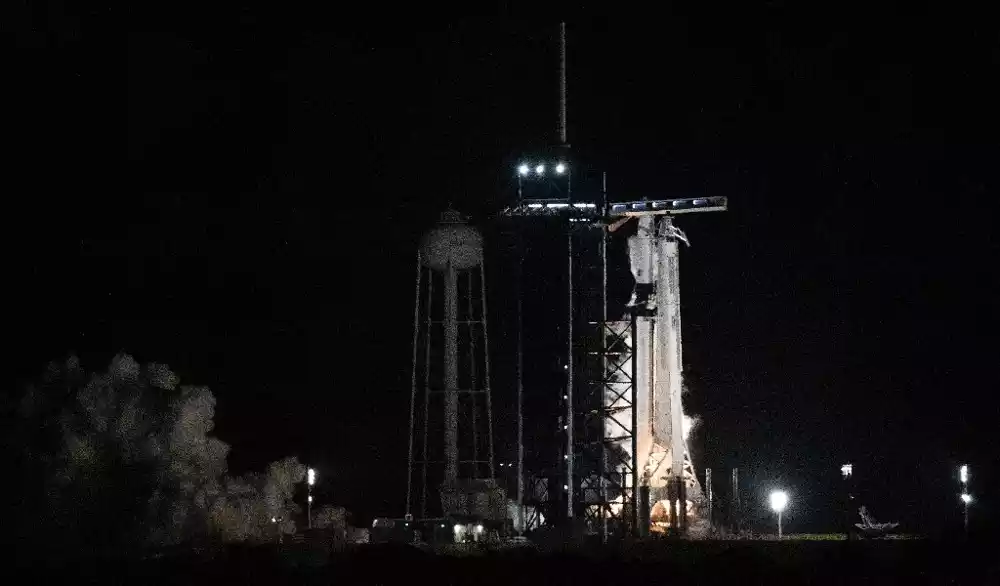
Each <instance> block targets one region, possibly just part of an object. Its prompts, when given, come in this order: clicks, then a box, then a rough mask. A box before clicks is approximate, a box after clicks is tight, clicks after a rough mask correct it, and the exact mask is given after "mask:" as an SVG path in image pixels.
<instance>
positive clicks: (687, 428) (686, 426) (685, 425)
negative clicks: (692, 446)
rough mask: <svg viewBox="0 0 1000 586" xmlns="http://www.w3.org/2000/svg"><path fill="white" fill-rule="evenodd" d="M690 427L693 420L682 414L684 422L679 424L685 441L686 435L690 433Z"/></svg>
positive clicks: (692, 425)
mask: <svg viewBox="0 0 1000 586" xmlns="http://www.w3.org/2000/svg"><path fill="white" fill-rule="evenodd" d="M692 427H694V420H693V419H691V418H690V417H688V416H687V415H685V416H684V423H683V425H682V426H681V431H682V432H683V433H684V441H687V439H688V436H689V435H691V428H692Z"/></svg>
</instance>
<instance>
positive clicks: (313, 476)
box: [308, 468, 316, 486]
mask: <svg viewBox="0 0 1000 586" xmlns="http://www.w3.org/2000/svg"><path fill="white" fill-rule="evenodd" d="M308 476H309V486H312V485H314V484H316V469H315V468H310V469H309V470H308Z"/></svg>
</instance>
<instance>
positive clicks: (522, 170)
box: [517, 163, 531, 177]
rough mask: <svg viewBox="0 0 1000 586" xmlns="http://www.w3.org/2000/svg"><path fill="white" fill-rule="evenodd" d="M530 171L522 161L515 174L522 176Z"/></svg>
mask: <svg viewBox="0 0 1000 586" xmlns="http://www.w3.org/2000/svg"><path fill="white" fill-rule="evenodd" d="M530 172H531V169H530V168H529V167H528V166H527V165H525V164H523V163H522V164H521V165H520V166H519V167H518V168H517V174H518V175H520V176H522V177H524V176H525V175H527V174H528V173H530Z"/></svg>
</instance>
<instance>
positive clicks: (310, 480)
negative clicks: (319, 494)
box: [306, 468, 316, 529]
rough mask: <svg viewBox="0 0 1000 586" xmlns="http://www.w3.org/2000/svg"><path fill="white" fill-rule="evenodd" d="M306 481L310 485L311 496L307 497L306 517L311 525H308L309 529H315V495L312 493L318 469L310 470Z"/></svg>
mask: <svg viewBox="0 0 1000 586" xmlns="http://www.w3.org/2000/svg"><path fill="white" fill-rule="evenodd" d="M306 479H307V483H308V486H309V488H308V491H309V494H308V496H306V517H308V519H309V524H308V525H309V528H310V529H312V528H313V515H312V506H313V495H312V492H313V485H314V484H316V469H315V468H310V469H309V470H308V471H307V472H306Z"/></svg>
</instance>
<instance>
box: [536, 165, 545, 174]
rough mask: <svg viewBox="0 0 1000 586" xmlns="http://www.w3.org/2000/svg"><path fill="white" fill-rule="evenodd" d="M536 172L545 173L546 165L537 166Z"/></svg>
mask: <svg viewBox="0 0 1000 586" xmlns="http://www.w3.org/2000/svg"><path fill="white" fill-rule="evenodd" d="M535 173H537V174H538V175H544V174H545V165H538V166H537V167H535Z"/></svg>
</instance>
